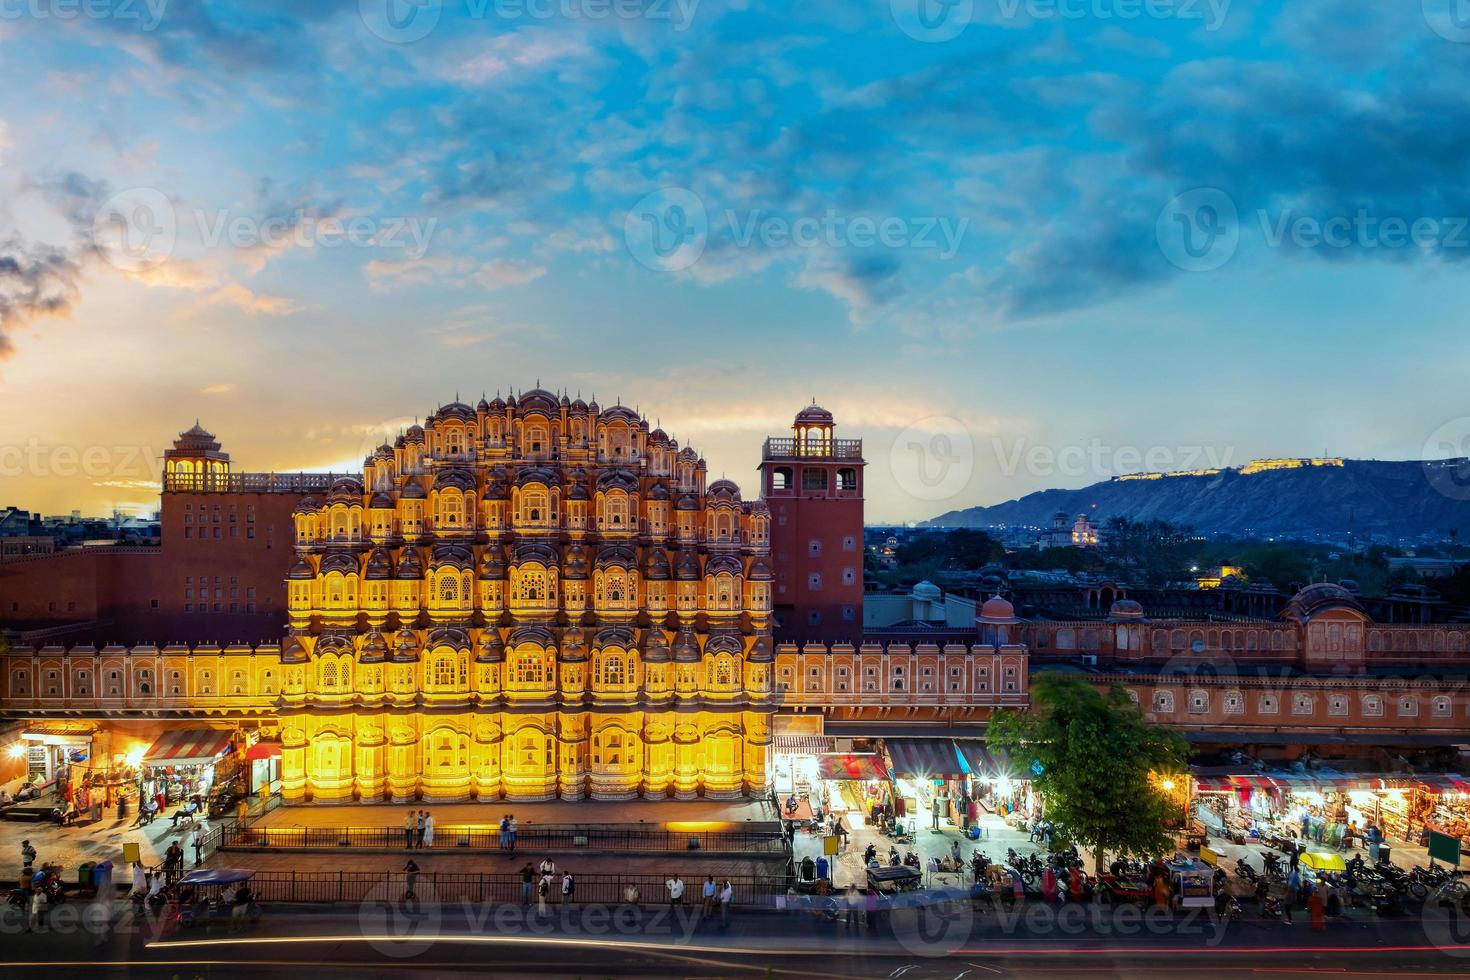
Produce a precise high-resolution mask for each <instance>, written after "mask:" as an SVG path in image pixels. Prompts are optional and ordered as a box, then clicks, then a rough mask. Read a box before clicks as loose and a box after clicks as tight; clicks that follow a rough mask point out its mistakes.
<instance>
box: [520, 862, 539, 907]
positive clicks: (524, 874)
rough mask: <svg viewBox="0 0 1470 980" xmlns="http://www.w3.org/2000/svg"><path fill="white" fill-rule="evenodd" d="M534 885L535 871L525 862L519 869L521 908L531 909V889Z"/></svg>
mask: <svg viewBox="0 0 1470 980" xmlns="http://www.w3.org/2000/svg"><path fill="white" fill-rule="evenodd" d="M535 883H536V869H535V868H533V867H532V866H531V862H530V861H527V862H526V866H525V867H524V868H522V869H521V908H530V907H531V888H532V887H533V886H534V885H535Z"/></svg>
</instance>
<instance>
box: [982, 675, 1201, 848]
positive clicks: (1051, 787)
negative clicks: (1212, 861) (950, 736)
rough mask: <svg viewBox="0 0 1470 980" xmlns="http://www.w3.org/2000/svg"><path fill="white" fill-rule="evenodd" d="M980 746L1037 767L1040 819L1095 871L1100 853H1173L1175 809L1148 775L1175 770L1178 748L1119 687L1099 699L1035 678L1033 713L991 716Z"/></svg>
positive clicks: (1083, 687)
mask: <svg viewBox="0 0 1470 980" xmlns="http://www.w3.org/2000/svg"><path fill="white" fill-rule="evenodd" d="M987 740H988V742H989V743H990V745H991V746H992V747H994V748H995V749H997V750H999V751H1001V752H1004V753H1007V754H1009V755H1010V756H1011V757H1012V758H1014V759H1017V760H1018V761H1020V762H1021V763H1022V764H1023V765H1027V766H1029V765H1031V763H1032V761H1033V760H1034V761H1035V762H1037V763H1040V766H1041V771H1040V773H1039V774H1034V775H1033V776H1032V779H1033V781H1034V782H1035V783H1036V787H1037V789H1038V790H1040V792H1041V794H1042V798H1043V799H1044V801H1045V807H1046V810H1045V812H1046V817H1047V819H1048V820H1050V821H1051V822H1052V823H1053V824H1054V825H1055V826H1056V827H1057V828H1058V829H1059V830H1060V831H1061V832H1062V834H1064V835H1065V836H1066V837H1067V839H1069V840H1072V841H1075V842H1076V843H1077V844H1080V845H1082V846H1084V847H1087V848H1088V849H1090V850H1091V851H1092V852H1093V855H1094V857H1095V858H1096V866H1097V871H1098V872H1099V873H1100V872H1101V871H1102V868H1103V861H1104V856H1105V855H1107V854H1114V853H1118V854H1144V855H1147V854H1158V853H1162V852H1163V851H1165V850H1168V849H1170V848H1171V847H1172V846H1173V843H1172V839H1171V838H1170V836H1169V834H1168V832H1167V830H1166V828H1167V826H1168V825H1169V823H1170V822H1171V820H1172V818H1173V817H1174V816H1175V815H1176V813H1177V811H1176V810H1175V804H1174V803H1172V802H1171V801H1170V800H1169V799H1168V798H1167V797H1166V796H1165V795H1164V794H1163V793H1161V792H1160V791H1159V789H1158V788H1157V787H1156V786H1155V785H1154V783H1153V782H1152V780H1151V778H1150V777H1151V776H1154V775H1156V774H1170V773H1178V772H1180V771H1182V769H1183V768H1184V762H1185V753H1186V746H1185V742H1184V739H1183V738H1182V737H1181V736H1179V735H1178V734H1176V733H1174V732H1171V731H1168V730H1167V729H1163V728H1159V727H1157V726H1155V725H1150V724H1149V723H1148V722H1147V721H1146V720H1145V719H1144V717H1143V714H1142V713H1141V712H1140V711H1139V710H1138V706H1137V705H1135V704H1134V703H1133V702H1132V701H1131V700H1129V698H1128V694H1127V692H1126V691H1125V690H1124V689H1123V688H1122V687H1120V686H1114V687H1113V688H1112V689H1111V690H1110V691H1109V692H1108V693H1107V695H1106V696H1104V695H1103V694H1102V693H1101V692H1100V691H1098V689H1097V688H1095V687H1093V686H1092V684H1090V683H1089V682H1088V681H1087V680H1086V679H1085V678H1083V677H1080V676H1077V675H1075V674H1058V673H1042V674H1039V675H1036V676H1035V677H1034V678H1033V680H1032V684H1031V709H1030V710H1029V711H1025V712H1021V711H1015V710H1004V709H1003V710H1001V711H998V712H996V714H995V716H994V717H993V718H992V719H991V722H990V728H989V732H988V735H987ZM1033 773H1034V770H1033Z"/></svg>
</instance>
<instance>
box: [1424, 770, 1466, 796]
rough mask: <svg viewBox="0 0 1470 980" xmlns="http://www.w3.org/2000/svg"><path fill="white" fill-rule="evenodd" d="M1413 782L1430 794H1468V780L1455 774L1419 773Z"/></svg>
mask: <svg viewBox="0 0 1470 980" xmlns="http://www.w3.org/2000/svg"><path fill="white" fill-rule="evenodd" d="M1414 781H1415V782H1417V783H1418V784H1419V785H1420V786H1421V787H1423V788H1424V789H1426V790H1428V791H1429V792H1431V793H1470V780H1467V779H1466V778H1465V777H1464V776H1461V775H1460V774H1459V773H1457V772H1421V773H1419V774H1417V775H1416V776H1414Z"/></svg>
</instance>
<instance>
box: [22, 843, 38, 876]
mask: <svg viewBox="0 0 1470 980" xmlns="http://www.w3.org/2000/svg"><path fill="white" fill-rule="evenodd" d="M35 865H36V849H35V848H34V847H32V846H31V842H30V841H28V840H23V841H21V842H20V866H21V870H23V871H24V872H25V874H26V877H27V878H29V877H30V876H31V868H33V867H35Z"/></svg>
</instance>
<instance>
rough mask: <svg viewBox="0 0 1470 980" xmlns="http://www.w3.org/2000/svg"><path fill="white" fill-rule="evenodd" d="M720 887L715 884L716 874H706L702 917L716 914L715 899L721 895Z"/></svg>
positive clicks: (706, 917) (701, 910) (700, 915)
mask: <svg viewBox="0 0 1470 980" xmlns="http://www.w3.org/2000/svg"><path fill="white" fill-rule="evenodd" d="M719 891H720V887H719V886H718V885H716V884H715V876H714V875H706V876H705V879H704V892H703V897H704V904H703V906H702V907H701V908H700V912H699V917H700V919H708V918H710V917H712V916H713V915H714V914H715V901H716V899H717V898H718V897H719Z"/></svg>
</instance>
